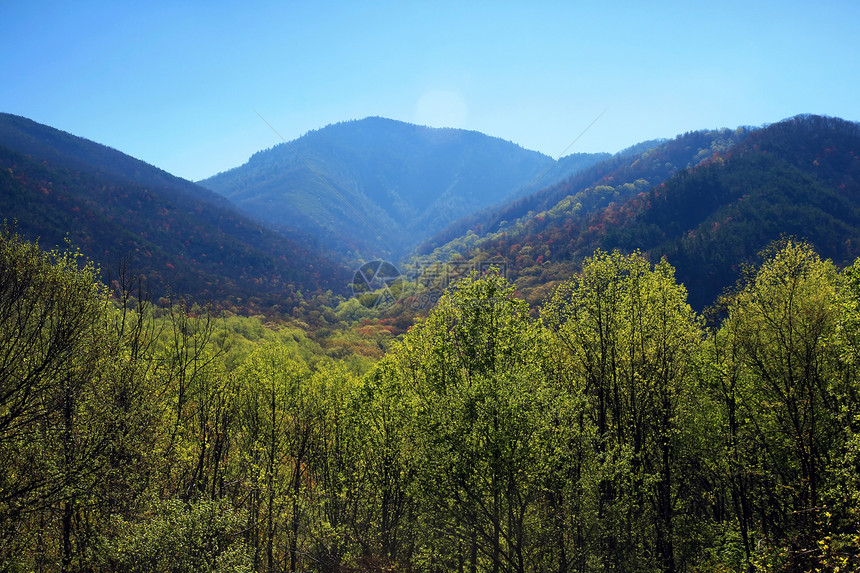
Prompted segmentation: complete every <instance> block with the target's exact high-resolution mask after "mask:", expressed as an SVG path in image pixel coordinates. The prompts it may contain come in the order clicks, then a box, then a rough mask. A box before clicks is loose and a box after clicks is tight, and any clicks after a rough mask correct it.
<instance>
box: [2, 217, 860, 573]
mask: <svg viewBox="0 0 860 573" xmlns="http://www.w3.org/2000/svg"><path fill="white" fill-rule="evenodd" d="M764 257H765V260H764V262H763V263H762V264H761V265H760V266H759V267H758V268H757V269H750V270H749V271H748V272H747V273H746V274H745V277H744V281H743V282H741V283H739V285H738V287H737V288H736V289H735V291H733V292H732V293H731V294H729V295H727V296H726V297H725V298H724V299H722V301H721V302H720V306H719V309H720V311H721V313H722V314H721V316H720V317H719V318H721V320H719V321H716V320H715V321H714V322H713V324H712V325H711V326H710V328H709V329H706V328H705V323H704V321H703V320H702V319H701V318H700V317H698V316H697V315H696V313H695V312H694V311H693V310H692V309H691V308H690V306H689V305H688V304H687V302H686V289H685V288H684V287H683V286H682V285H679V284H678V283H677V281H676V279H675V274H674V269H673V268H672V267H671V266H670V265H669V264H668V262H666V261H665V260H662V261H660V262H658V263H656V264H653V265H652V264H651V263H649V262H648V261H647V260H646V259H645V258H644V257H643V256H642V255H641V254H639V253H634V254H632V255H623V254H621V253H620V252H617V251H615V252H612V253H606V252H602V251H597V252H595V253H594V255H593V256H591V257H589V258H587V259H586V261H585V264H584V265H583V268H582V272H581V273H580V274H578V275H576V276H574V277H573V278H571V279H570V280H567V281H564V282H562V283H561V284H560V285H559V287H558V288H557V289H556V290H555V291H554V293H553V294H552V296H551V298H550V299H549V300H548V301H546V303H545V304H544V306H543V308H542V309H541V317H540V319H539V320H537V319H535V318H533V317H532V315H531V313H530V311H529V306H528V303H527V302H526V301H524V300H523V299H522V298H520V297H519V296H518V293H517V292H516V290H515V289H514V287H513V285H511V284H510V283H508V282H507V281H506V280H505V279H504V278H502V277H500V276H498V275H497V274H489V275H488V276H485V277H480V278H479V277H477V276H473V277H471V278H468V279H464V280H461V281H460V282H457V283H454V284H453V285H452V286H451V287H450V288H449V289H448V290H447V291H446V292H445V294H444V295H443V296H442V297H441V299H440V301H439V303H438V304H437V305H436V307H435V308H433V310H432V311H430V312H429V314H428V316H427V317H426V318H425V319H423V320H420V321H419V322H418V323H417V324H416V325H414V326H413V328H411V329H410V330H409V331H408V333H406V334H405V335H404V336H403V337H402V338H401V339H400V340H398V341H395V342H393V343H392V338H393V337H392V332H391V330H389V328H393V327H392V325H391V324H390V323H388V322H386V320H387V319H385V318H383V319H377V320H375V321H374V320H368V319H364V318H361V317H360V316H356V317H355V318H354V320H355V321H356V322H355V324H354V329H353V330H349V329H337V328H332V329H331V330H330V331H329V332H328V333H327V334H326V336H320V335H319V332H317V333H314V334H315V337H311V336H308V333H307V332H306V331H305V329H304V328H303V327H302V324H301V323H299V322H291V323H287V322H282V323H280V324H267V323H263V322H262V321H261V320H260V318H259V317H256V318H255V317H240V316H236V315H230V314H225V315H223V316H222V317H221V318H220V319H216V318H215V316H213V315H212V314H211V313H210V312H209V311H208V310H207V309H206V308H201V307H199V306H194V305H188V304H174V305H173V306H170V307H166V308H157V307H153V306H151V305H150V304H149V303H148V302H147V301H146V300H145V299H143V298H142V297H139V296H137V294H136V293H135V292H134V289H133V288H132V285H133V282H134V281H133V280H131V278H130V277H129V276H127V275H126V274H123V273H120V276H119V277H118V278H117V283H116V284H115V285H114V287H115V291H116V293H117V294H116V295H115V296H113V297H111V296H109V292H108V289H107V288H106V287H105V286H104V285H101V284H99V283H98V281H97V277H98V271H97V269H96V268H95V267H94V266H93V265H92V264H88V263H84V261H83V260H82V258H81V256H80V255H79V254H77V253H76V252H75V251H70V252H67V253H62V252H52V253H48V254H46V253H43V252H41V251H40V250H39V249H38V247H37V246H36V245H33V244H31V243H27V242H26V241H24V240H22V239H21V238H20V237H19V236H18V235H16V234H15V233H14V232H13V231H11V230H9V229H5V230H4V232H3V234H2V236H0V263H2V264H0V462H2V463H0V567H2V568H3V569H4V570H10V571H15V570H20V571H31V570H40V571H61V572H65V571H85V570H104V571H165V572H167V571H273V570H280V571H311V570H312V571H321V572H323V571H324V572H335V571H345V570H346V571H414V572H419V571H426V572H428V573H429V572H436V571H448V570H454V571H458V570H462V571H475V572H477V571H487V572H494V573H496V572H503V571H504V572H518V573H524V572H526V571H560V572H573V571H577V572H588V571H603V570H607V569H614V570H625V571H676V570H712V571H729V570H732V571H742V570H746V571H754V570H760V571H780V570H783V571H797V570H803V571H812V570H835V569H836V568H839V570H850V569H856V568H857V567H858V566H860V557H858V555H860V542H858V539H860V538H858V535H860V522H858V519H860V509H858V508H860V479H858V475H860V439H859V438H858V436H860V410H858V407H860V401H858V398H860V391H858V376H857V374H858V366H860V365H858V363H857V356H858V352H857V348H858V340H860V311H859V310H858V309H860V286H858V285H860V280H858V275H860V272H858V270H857V269H858V265H860V263H855V265H854V266H853V267H850V268H849V269H847V270H846V271H845V272H843V273H839V272H837V270H836V268H835V267H834V265H833V264H831V263H830V262H828V261H824V260H822V259H821V258H820V257H819V256H818V255H816V254H815V252H814V251H813V250H812V249H811V247H810V246H809V245H807V244H804V243H798V242H794V241H788V240H786V241H784V242H782V243H779V244H776V245H774V246H773V247H772V248H771V249H770V250H768V251H767V252H765V253H764ZM341 310H342V311H343V312H345V313H346V312H353V311H355V310H356V309H352V310H349V308H348V307H347V306H346V305H344V306H343V307H342V308H341ZM320 312H321V316H322V315H323V314H325V313H326V311H325V310H322V311H320ZM716 314H717V313H715V315H716ZM361 337H370V340H369V341H366V345H365V346H362V344H361V343H360V342H359V341H360V339H361ZM383 342H384V344H385V345H387V344H390V346H384V345H383ZM374 346H375V347H376V348H377V349H378V350H379V354H377V355H375V356H379V355H382V356H381V358H380V359H378V360H375V361H374V359H375V356H370V355H368V354H367V353H366V352H365V351H366V350H367V349H368V348H371V347H374ZM348 349H354V350H355V352H354V353H356V354H362V356H360V357H358V358H355V357H354V356H353V354H354V353H351V351H350V350H348ZM383 352H384V355H383ZM335 355H337V357H335Z"/></svg>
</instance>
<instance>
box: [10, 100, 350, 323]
mask: <svg viewBox="0 0 860 573" xmlns="http://www.w3.org/2000/svg"><path fill="white" fill-rule="evenodd" d="M0 216H2V218H3V219H5V220H6V221H7V222H9V223H11V222H12V221H15V222H16V226H17V228H18V230H19V232H22V233H23V234H25V235H26V236H28V237H30V238H37V237H38V238H39V241H40V244H41V245H42V247H43V248H53V247H55V246H63V244H64V241H65V239H66V237H68V239H69V240H70V241H71V243H72V244H73V245H74V246H75V247H77V248H79V249H81V251H82V252H83V254H84V255H86V256H87V257H88V258H90V259H92V260H94V261H95V262H97V263H99V264H100V265H101V267H102V268H103V270H104V271H105V272H106V273H107V272H109V271H114V272H116V268H117V265H118V264H120V262H121V261H122V260H127V261H128V263H129V264H130V266H131V268H132V270H134V271H136V272H137V273H140V274H141V275H143V276H144V277H145V281H146V283H147V285H148V287H149V288H150V289H151V292H152V294H153V296H156V297H161V296H166V295H168V294H174V295H190V296H192V297H194V298H195V299H197V300H201V301H202V300H212V301H215V302H218V303H221V304H224V305H228V306H238V307H241V308H244V309H250V308H254V307H261V306H265V307H267V308H270V309H275V310H278V309H283V310H286V309H289V307H290V306H291V305H292V304H293V303H294V302H295V300H296V296H297V295H296V292H297V291H299V290H301V291H316V290H317V289H320V288H322V289H325V288H330V287H331V286H333V285H335V286H336V285H339V284H344V283H345V282H346V281H345V280H344V279H343V277H344V276H346V274H347V273H345V272H343V271H341V270H340V268H339V267H338V266H337V265H336V264H334V263H332V262H330V261H329V260H328V258H327V257H326V256H325V255H323V254H322V251H320V250H319V249H318V248H317V247H316V246H315V245H314V244H313V242H312V241H310V240H308V239H302V238H301V237H299V236H298V235H296V236H294V237H293V238H287V237H285V236H284V235H282V234H279V233H276V232H274V231H271V230H268V229H266V228H264V227H263V226H261V225H260V224H259V223H256V222H254V221H252V220H250V219H248V218H247V217H245V216H243V215H240V214H239V213H237V212H236V211H235V210H234V209H232V208H230V206H229V203H228V202H227V201H226V200H224V199H223V198H221V197H218V196H217V195H215V194H214V193H212V192H211V191H209V190H207V189H203V188H200V187H198V186H196V185H194V184H193V183H190V182H188V181H185V180H182V179H179V178H176V177H173V176H171V175H170V174H167V173H165V172H163V171H161V170H158V169H156V168H154V167H152V166H150V165H147V164H145V163H143V162H140V161H137V160H135V159H133V158H131V157H129V156H126V155H123V154H121V153H120V152H118V151H115V150H113V149H110V148H107V147H104V146H100V145H98V144H96V143H93V142H91V141H87V140H84V139H81V138H77V137H75V136H72V135H70V134H67V133H64V132H60V131H58V130H55V129H53V128H50V127H47V126H44V125H40V124H37V123H35V122H32V121H30V120H27V119H25V118H20V117H15V116H9V115H5V114H4V115H2V116H0Z"/></svg>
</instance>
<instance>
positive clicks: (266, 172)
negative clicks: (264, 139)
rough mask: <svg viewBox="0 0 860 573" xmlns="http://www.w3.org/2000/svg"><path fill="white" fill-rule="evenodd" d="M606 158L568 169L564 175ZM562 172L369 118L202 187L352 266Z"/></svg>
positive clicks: (539, 160) (446, 132)
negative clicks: (308, 237) (314, 241)
mask: <svg viewBox="0 0 860 573" xmlns="http://www.w3.org/2000/svg"><path fill="white" fill-rule="evenodd" d="M601 158H602V156H601V155H599V154H598V155H595V156H594V157H593V158H592V157H591V156H588V155H584V156H583V157H578V158H577V161H570V162H568V163H563V164H562V173H561V175H565V174H567V173H569V170H571V169H572V170H576V169H581V168H582V167H583V166H584V165H588V164H589V162H592V163H593V162H594V161H598V160H599V159H601ZM555 165H556V163H555V162H554V161H553V160H552V159H551V158H550V157H547V156H545V155H542V154H540V153H537V152H534V151H528V150H525V149H523V148H521V147H519V146H517V145H515V144H513V143H510V142H508V141H504V140H501V139H498V138H493V137H489V136H487V135H483V134H481V133H477V132H473V131H465V130H460V129H435V128H429V127H422V126H417V125H412V124H407V123H403V122H399V121H394V120H390V119H384V118H379V117H370V118H365V119H362V120H357V121H350V122H344V123H339V124H335V125H330V126H327V127H325V128H323V129H320V130H317V131H313V132H310V133H308V134H306V135H304V136H302V137H301V138H299V139H297V140H295V141H293V142H290V143H289V144H281V145H278V146H275V147H273V148H271V149H268V150H266V151H261V152H259V153H257V154H255V155H254V156H253V157H251V158H250V160H249V161H248V162H247V163H246V164H245V165H242V166H240V167H237V168H235V169H232V170H230V171H227V172H224V173H220V174H218V175H216V176H214V177H211V178H209V179H206V180H204V181H201V182H200V184H201V185H203V186H205V187H208V188H209V189H212V190H214V191H216V192H218V193H221V194H223V195H224V196H226V197H227V198H229V199H230V200H231V201H233V202H234V203H235V204H236V205H238V206H239V207H240V208H242V209H244V210H245V211H247V212H248V213H250V214H251V215H253V216H255V217H257V218H259V219H261V220H264V221H267V222H268V223H270V224H273V225H276V226H288V227H296V228H299V229H302V230H305V231H309V232H311V233H313V234H314V235H316V236H318V237H320V238H321V239H323V240H324V241H325V242H326V243H327V244H328V245H330V246H333V247H335V248H337V249H338V250H339V251H340V252H343V253H344V254H345V255H347V256H348V257H351V258H361V257H364V258H370V257H389V258H397V257H399V256H401V255H403V254H405V253H406V252H407V251H408V250H409V249H411V248H412V247H414V246H415V245H417V244H418V243H419V242H421V241H422V240H423V239H425V238H426V237H428V236H430V235H431V234H432V233H434V232H436V231H438V230H440V229H442V228H444V227H445V226H446V225H447V224H449V223H450V222H451V221H452V220H454V219H456V218H458V217H461V216H464V215H467V214H469V213H472V212H474V211H476V210H478V209H480V208H483V207H486V206H487V205H491V204H494V203H497V202H499V201H501V200H503V199H505V198H507V197H509V196H511V195H512V194H513V193H515V192H516V191H517V190H518V189H520V188H522V187H523V186H527V185H528V184H529V183H530V182H531V181H532V180H533V179H535V178H536V177H538V176H540V175H541V174H546V172H547V170H548V169H549V168H553V167H555ZM564 169H567V170H568V171H565V170H564Z"/></svg>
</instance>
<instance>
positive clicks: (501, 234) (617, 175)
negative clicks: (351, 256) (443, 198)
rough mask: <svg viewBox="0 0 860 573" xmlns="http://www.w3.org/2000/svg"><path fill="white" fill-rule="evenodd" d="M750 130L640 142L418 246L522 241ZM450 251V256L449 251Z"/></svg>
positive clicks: (445, 248)
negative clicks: (466, 238)
mask: <svg viewBox="0 0 860 573" xmlns="http://www.w3.org/2000/svg"><path fill="white" fill-rule="evenodd" d="M748 133H749V130H747V129H744V128H738V129H736V130H734V131H732V130H729V129H721V130H710V131H696V132H691V133H686V134H684V135H680V136H678V137H676V138H675V139H673V140H671V141H665V140H654V141H648V142H643V143H640V144H637V145H635V146H633V147H630V148H628V149H625V150H623V151H620V152H618V153H616V154H615V155H614V156H611V157H610V158H608V159H605V160H604V161H600V162H598V163H595V164H593V165H591V166H590V167H588V168H586V169H582V170H579V171H577V172H575V173H574V174H573V175H571V176H569V177H568V178H566V179H562V180H560V181H559V182H557V183H556V184H555V185H550V186H548V187H545V188H543V189H540V190H539V191H536V192H534V193H531V194H528V195H525V196H523V197H520V198H518V199H515V200H513V201H511V202H509V203H505V204H499V205H494V206H492V207H489V208H487V209H483V210H481V211H478V212H476V213H473V214H472V215H469V216H467V217H463V218H462V219H459V220H457V221H454V222H453V223H451V224H450V225H449V226H448V227H447V228H445V229H444V230H442V231H440V232H439V233H437V234H436V235H434V236H433V237H431V238H430V239H428V240H426V241H424V242H423V243H422V244H421V245H420V246H419V247H418V249H417V250H416V252H417V254H418V255H422V256H426V255H428V254H430V253H431V252H432V251H434V250H438V251H440V252H439V253H437V255H440V256H443V257H444V256H449V255H450V254H453V253H459V254H460V255H462V254H463V252H462V251H463V240H462V239H463V237H464V236H466V235H477V236H478V237H479V239H478V241H477V243H475V245H473V246H481V245H484V244H485V243H486V244H487V245H488V246H487V248H490V249H495V248H496V247H493V246H491V245H492V243H493V242H501V243H510V244H519V243H521V242H522V241H521V239H522V238H523V237H526V238H528V237H530V236H532V235H535V234H540V233H541V232H542V231H543V230H544V229H551V228H554V227H558V226H569V225H571V224H572V223H573V222H576V221H582V220H584V219H586V218H587V217H588V216H590V215H591V214H592V213H595V212H599V211H601V210H603V209H605V208H606V207H607V206H609V205H610V204H616V203H619V202H623V201H626V200H627V199H629V198H631V197H633V196H636V195H638V194H639V193H643V192H644V191H647V190H648V189H649V188H650V187H651V186H653V185H657V184H660V183H662V182H663V181H665V180H667V179H668V178H670V177H672V176H673V175H674V174H676V173H678V172H679V171H680V170H682V169H687V168H690V167H693V166H695V165H698V164H699V163H701V162H704V161H706V160H707V159H708V158H709V157H711V156H712V155H713V154H715V153H718V152H719V151H722V150H726V149H729V148H730V147H731V146H733V145H735V144H736V143H738V142H739V141H741V140H742V139H743V138H745V137H746V136H747V135H748ZM445 253H448V255H445Z"/></svg>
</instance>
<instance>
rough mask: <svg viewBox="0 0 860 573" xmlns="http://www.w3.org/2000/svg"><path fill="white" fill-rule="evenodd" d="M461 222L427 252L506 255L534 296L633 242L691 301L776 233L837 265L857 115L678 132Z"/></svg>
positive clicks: (850, 198) (851, 254) (858, 177)
mask: <svg viewBox="0 0 860 573" xmlns="http://www.w3.org/2000/svg"><path fill="white" fill-rule="evenodd" d="M466 224H470V225H471V227H470V228H469V230H468V233H470V234H471V235H470V236H469V237H468V238H467V237H466V233H464V234H463V235H461V236H460V237H457V238H453V239H452V238H451V237H450V236H448V237H443V238H442V239H437V245H434V244H433V243H430V244H429V245H426V246H425V252H429V250H430V249H431V248H435V254H434V255H433V256H434V257H436V258H451V257H452V256H465V257H466V258H467V259H472V260H504V261H506V262H507V267H506V270H507V272H508V276H509V278H512V279H516V280H517V285H518V287H519V288H520V289H521V290H522V291H523V292H524V293H525V294H526V296H527V297H529V298H530V299H532V300H535V301H537V300H540V299H541V298H542V297H543V296H545V295H546V293H547V292H549V290H550V289H551V288H552V286H553V285H554V284H555V283H556V282H557V281H558V280H562V279H565V278H568V277H570V276H571V275H572V274H573V273H574V272H576V269H577V268H578V266H579V264H580V263H581V261H582V259H583V258H584V257H586V256H590V255H591V254H592V253H593V252H594V250H595V249H597V248H601V249H604V250H610V249H614V248H618V249H621V250H623V251H632V250H635V249H639V250H642V251H644V252H646V254H648V255H649V256H650V257H651V258H652V259H653V260H656V259H658V258H660V257H663V256H665V257H666V258H667V259H668V260H669V262H670V263H671V264H672V265H673V266H675V268H676V270H677V277H678V279H679V280H680V281H681V282H683V283H684V284H685V285H687V287H688V290H689V293H690V302H691V304H693V305H694V306H695V307H696V308H700V309H701V308H703V307H704V306H706V305H708V304H710V303H711V302H713V301H714V300H715V298H716V297H717V295H719V293H720V292H721V291H722V290H723V289H724V288H726V287H727V286H730V285H731V284H733V283H734V281H735V280H736V279H737V277H738V273H739V270H740V268H741V267H742V266H743V265H744V264H746V263H751V262H754V261H755V260H756V258H757V256H758V253H759V252H760V251H761V250H762V249H764V248H765V247H767V246H768V244H770V243H772V242H773V241H776V240H779V239H780V237H782V236H786V235H788V236H794V237H796V238H799V239H804V240H807V241H809V242H810V243H811V244H813V245H814V246H815V247H816V248H817V249H818V250H819V252H820V254H821V255H822V256H824V257H827V258H831V259H832V260H834V262H836V263H837V264H845V263H848V262H851V261H853V260H854V259H855V258H857V257H858V256H860V125H858V124H857V123H852V122H847V121H844V120H840V119H836V118H829V117H822V116H814V115H804V116H797V117H794V118H791V119H788V120H785V121H782V122H779V123H776V124H773V125H769V126H766V127H763V128H760V129H754V130H750V129H746V128H739V129H738V130H735V131H729V130H720V131H717V132H713V131H703V132H695V133H689V134H685V135H682V136H679V137H677V138H675V139H674V140H671V141H668V142H664V143H662V144H660V145H658V146H656V147H653V148H651V149H648V150H647V151H645V152H644V153H640V154H633V155H630V156H628V157H627V158H626V159H624V158H617V157H616V158H613V159H611V160H608V161H605V162H603V163H600V164H598V165H595V166H593V167H591V168H589V169H587V170H585V171H583V172H582V173H580V174H578V175H576V176H574V177H573V178H571V179H569V180H567V181H565V182H563V183H561V184H559V185H557V186H555V187H553V188H549V189H546V190H544V191H541V192H539V193H535V194H532V195H530V196H528V197H526V198H523V199H520V200H518V201H515V202H513V203H511V204H508V205H507V206H505V207H503V208H501V209H497V210H494V211H492V212H484V213H482V214H481V216H480V217H473V218H471V219H470V220H468V221H467V222H466V223H464V222H459V223H458V224H457V225H455V226H453V228H460V229H462V228H463V226H464V225H466ZM476 236H477V238H476ZM443 239H444V240H443Z"/></svg>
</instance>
